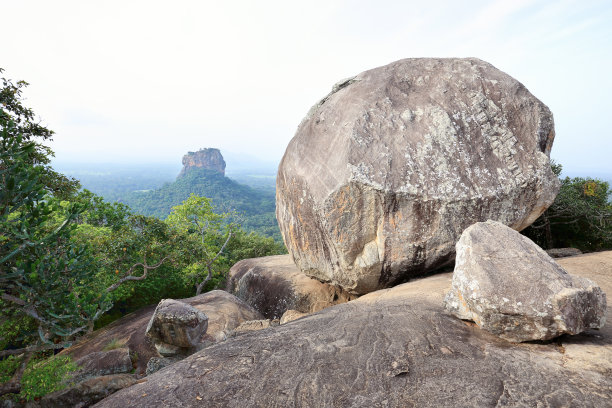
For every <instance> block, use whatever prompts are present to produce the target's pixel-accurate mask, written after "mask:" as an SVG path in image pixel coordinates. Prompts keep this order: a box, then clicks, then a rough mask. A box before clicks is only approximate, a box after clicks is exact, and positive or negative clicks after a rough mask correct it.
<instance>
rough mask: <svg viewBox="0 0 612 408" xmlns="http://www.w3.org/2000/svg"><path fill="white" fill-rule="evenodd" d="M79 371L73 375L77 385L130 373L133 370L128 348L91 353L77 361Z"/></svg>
mask: <svg viewBox="0 0 612 408" xmlns="http://www.w3.org/2000/svg"><path fill="white" fill-rule="evenodd" d="M75 364H76V366H77V367H79V370H78V371H76V372H74V373H73V374H72V380H71V381H73V382H75V383H78V382H81V381H85V380H87V379H89V378H93V377H100V376H103V375H110V374H122V373H129V372H131V371H132V370H133V367H132V360H131V358H130V350H129V349H128V348H127V347H123V348H118V349H115V350H110V351H98V352H93V353H89V354H87V355H86V356H84V357H81V358H80V359H78V360H77V361H75Z"/></svg>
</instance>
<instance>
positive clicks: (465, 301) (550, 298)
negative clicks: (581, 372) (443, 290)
mask: <svg viewBox="0 0 612 408" xmlns="http://www.w3.org/2000/svg"><path fill="white" fill-rule="evenodd" d="M444 302H445V306H446V308H447V309H448V310H449V311H450V312H451V313H453V314H454V315H455V316H457V317H459V318H460V319H465V320H472V321H474V322H476V324H477V325H478V326H479V327H481V328H483V329H485V330H488V331H489V332H491V333H494V334H496V335H498V336H500V337H502V338H504V339H506V340H509V341H517V342H520V341H532V340H549V339H552V338H554V337H557V336H559V335H561V334H564V333H568V334H577V333H580V332H583V331H585V330H587V329H591V328H595V329H597V328H600V327H602V326H603V325H604V324H605V321H606V295H605V293H604V292H603V291H602V290H601V288H600V287H599V286H597V284H596V283H594V282H593V281H591V280H589V279H587V278H583V277H580V276H574V275H570V274H568V273H567V272H566V271H565V270H564V269H563V268H562V267H561V266H560V265H559V264H558V263H556V262H555V261H554V260H553V259H552V258H551V257H550V256H549V255H548V254H547V253H546V252H545V251H544V250H543V249H541V248H540V247H539V246H537V245H536V244H535V243H533V241H531V240H530V239H529V238H527V237H525V236H523V235H521V234H519V233H518V232H516V231H514V230H513V229H511V228H509V227H506V226H505V225H503V224H501V223H499V222H495V221H487V222H479V223H476V224H474V225H472V226H470V227H469V228H467V229H466V230H465V231H464V232H463V234H462V235H461V238H460V239H459V242H457V259H456V260H455V271H454V273H453V284H452V287H451V290H450V291H449V292H448V294H447V295H446V298H445V299H444Z"/></svg>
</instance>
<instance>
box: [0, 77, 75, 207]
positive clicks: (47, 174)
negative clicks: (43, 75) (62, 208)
mask: <svg viewBox="0 0 612 408" xmlns="http://www.w3.org/2000/svg"><path fill="white" fill-rule="evenodd" d="M3 72H4V70H3V69H2V68H0V74H1V73H3ZM0 81H1V82H2V87H1V88H0V127H2V128H4V127H6V126H7V125H8V123H11V124H12V125H11V127H12V130H11V132H12V134H15V135H20V137H21V138H22V140H23V142H27V143H29V144H30V143H31V147H30V148H28V151H27V155H26V156H25V160H26V162H27V163H29V164H30V165H36V168H37V171H38V174H37V177H38V179H39V180H40V182H41V183H42V185H43V186H44V187H45V189H46V190H47V191H49V192H51V193H52V194H53V195H55V196H56V197H60V198H67V197H69V196H71V195H72V194H74V193H75V192H76V191H77V190H78V189H79V187H80V185H79V182H78V181H77V180H75V179H73V178H69V177H66V176H65V175H63V174H61V173H58V172H56V171H55V170H53V168H52V167H51V165H50V162H51V159H50V158H51V157H53V155H54V154H53V151H52V150H51V149H50V148H49V147H47V146H45V145H43V144H42V142H44V141H47V140H52V138H53V134H54V132H53V131H52V130H49V129H48V128H46V127H45V126H43V125H41V124H40V121H38V120H36V116H35V115H34V112H33V111H32V109H30V108H28V107H26V106H24V105H23V104H22V102H21V101H22V94H23V90H24V89H25V88H26V87H27V86H28V83H27V82H25V81H17V82H13V81H11V80H10V79H7V78H4V77H2V78H0Z"/></svg>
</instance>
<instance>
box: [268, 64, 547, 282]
mask: <svg viewBox="0 0 612 408" xmlns="http://www.w3.org/2000/svg"><path fill="white" fill-rule="evenodd" d="M553 139H554V125H553V118H552V114H551V112H550V111H549V109H548V108H547V107H546V106H545V105H544V104H543V103H542V102H540V101H539V100H538V99H536V98H535V97H534V96H533V95H531V94H530V93H529V91H528V90H527V89H526V88H525V87H524V86H523V85H522V84H520V83H519V82H518V81H516V80H515V79H513V78H511V77H510V76H508V75H507V74H505V73H503V72H501V71H499V70H497V69H496V68H495V67H493V66H492V65H490V64H488V63H486V62H484V61H481V60H478V59H474V58H469V59H429V58H424V59H405V60H401V61H397V62H394V63H392V64H389V65H386V66H383V67H380V68H375V69H372V70H369V71H365V72H363V73H361V74H359V75H357V76H355V77H353V78H350V79H348V80H345V81H343V82H341V83H339V84H337V85H336V86H334V88H333V90H332V92H331V93H330V94H329V95H327V96H326V97H325V98H323V99H322V100H321V101H320V102H319V103H318V104H317V105H315V106H314V107H313V108H312V109H311V110H310V112H309V113H308V115H307V116H306V118H305V119H304V120H303V121H302V123H301V124H300V125H299V127H298V130H297V132H296V135H295V137H294V138H293V139H292V140H291V142H290V144H289V146H288V147H287V150H286V152H285V155H284V157H283V159H282V161H281V164H280V166H279V170H278V177H277V189H276V192H277V211H276V213H277V218H278V222H279V225H280V229H281V232H282V234H283V238H284V241H285V244H286V246H287V248H288V249H289V252H290V254H291V255H292V257H293V259H294V260H295V262H296V264H297V265H298V266H299V268H300V269H301V270H302V271H303V272H305V273H306V274H307V275H309V276H312V277H315V278H317V279H319V280H321V281H323V282H330V283H332V284H335V285H340V286H342V287H343V288H345V289H346V290H348V291H350V292H351V293H356V294H363V293H368V292H371V291H373V290H376V289H380V288H384V287H389V286H393V285H395V284H397V283H399V282H402V281H404V280H406V279H407V278H409V277H413V276H416V275H419V274H423V273H424V272H426V271H430V270H432V269H434V268H437V267H439V266H441V265H444V264H446V263H448V262H450V261H452V259H453V257H454V246H455V243H456V242H457V239H458V238H459V236H460V235H461V232H462V231H463V230H464V229H465V228H467V227H468V226H470V225H471V224H473V223H475V222H478V221H485V220H487V219H493V220H496V221H500V222H502V223H504V224H506V225H508V226H510V227H512V228H513V229H516V230H521V229H523V228H525V227H527V226H528V225H530V224H531V223H532V222H533V221H534V220H535V219H536V218H537V217H538V216H539V215H540V214H541V213H542V212H543V211H544V210H545V209H546V208H547V207H548V206H549V205H550V204H551V203H552V202H553V200H554V198H555V196H556V194H557V191H558V180H557V177H556V176H555V175H554V174H553V173H552V171H551V168H550V162H549V153H550V149H551V146H552V143H553Z"/></svg>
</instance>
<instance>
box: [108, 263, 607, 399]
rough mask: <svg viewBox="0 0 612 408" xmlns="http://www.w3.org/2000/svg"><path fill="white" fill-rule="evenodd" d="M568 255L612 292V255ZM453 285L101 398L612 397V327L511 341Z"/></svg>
mask: <svg viewBox="0 0 612 408" xmlns="http://www.w3.org/2000/svg"><path fill="white" fill-rule="evenodd" d="M560 263H561V264H562V266H563V267H565V268H566V269H567V270H568V271H569V272H570V273H572V274H576V275H579V276H584V277H588V278H592V279H593V280H594V281H596V282H597V283H598V284H599V285H600V286H601V287H602V289H604V290H605V291H608V292H609V293H610V292H611V291H612V275H611V274H610V273H609V272H610V270H612V252H607V253H600V254H592V255H583V256H580V257H576V258H565V259H562V260H561V261H560ZM450 285H451V274H450V273H447V274H440V275H433V276H430V277H427V278H423V279H420V280H415V281H411V282H408V283H405V284H402V285H400V286H397V287H394V288H392V289H387V290H381V291H377V292H374V293H370V294H368V295H365V296H362V297H361V298H359V299H357V300H355V301H352V302H348V303H344V304H341V305H336V306H333V307H329V308H327V309H325V310H322V311H321V312H318V313H315V314H312V315H309V316H306V317H303V318H301V319H299V320H296V321H294V322H291V323H290V324H286V325H281V326H278V327H275V328H274V329H269V330H262V331H258V332H253V333H245V334H243V335H241V336H237V337H235V338H232V339H229V340H228V341H226V342H223V343H218V344H215V345H213V346H211V347H209V348H206V349H204V350H202V351H200V352H198V353H196V354H194V355H192V356H190V357H188V358H187V359H185V360H183V361H180V362H178V363H176V364H173V365H172V366H169V367H166V368H165V369H163V370H161V371H159V372H158V373H155V374H153V375H152V376H150V377H148V379H147V380H148V381H147V382H146V383H142V384H137V385H134V386H132V387H130V388H127V389H124V390H121V391H119V392H118V393H116V394H114V395H112V396H110V397H108V398H107V399H105V400H104V401H101V402H100V403H99V404H98V405H97V407H98V408H115V407H118V406H131V407H151V406H155V407H177V406H181V407H190V406H194V407H195V406H201V404H206V405H207V406H209V407H245V406H248V407H368V408H369V407H410V406H415V407H494V406H499V407H506V406H512V407H519V406H529V407H531V406H534V407H535V406H541V407H561V406H574V405H575V406H582V407H605V406H609V403H610V399H609V398H610V393H611V392H612V376H610V373H611V372H612V359H611V358H610V356H612V325H609V326H605V327H604V328H603V329H601V330H599V331H597V330H588V331H586V332H584V333H582V334H579V335H576V336H562V337H560V338H559V339H558V340H557V341H556V342H551V343H548V344H537V343H516V344H515V343H509V342H507V341H505V340H503V339H500V338H499V337H497V336H495V335H493V334H490V333H488V332H487V331H484V330H481V329H479V328H478V327H476V326H475V325H473V324H466V323H465V322H463V321H461V320H459V319H457V318H455V317H454V316H452V315H450V314H448V313H446V312H445V311H444V309H443V307H442V306H441V305H442V301H443V298H444V294H445V293H446V292H447V291H448V289H449V287H450Z"/></svg>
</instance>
